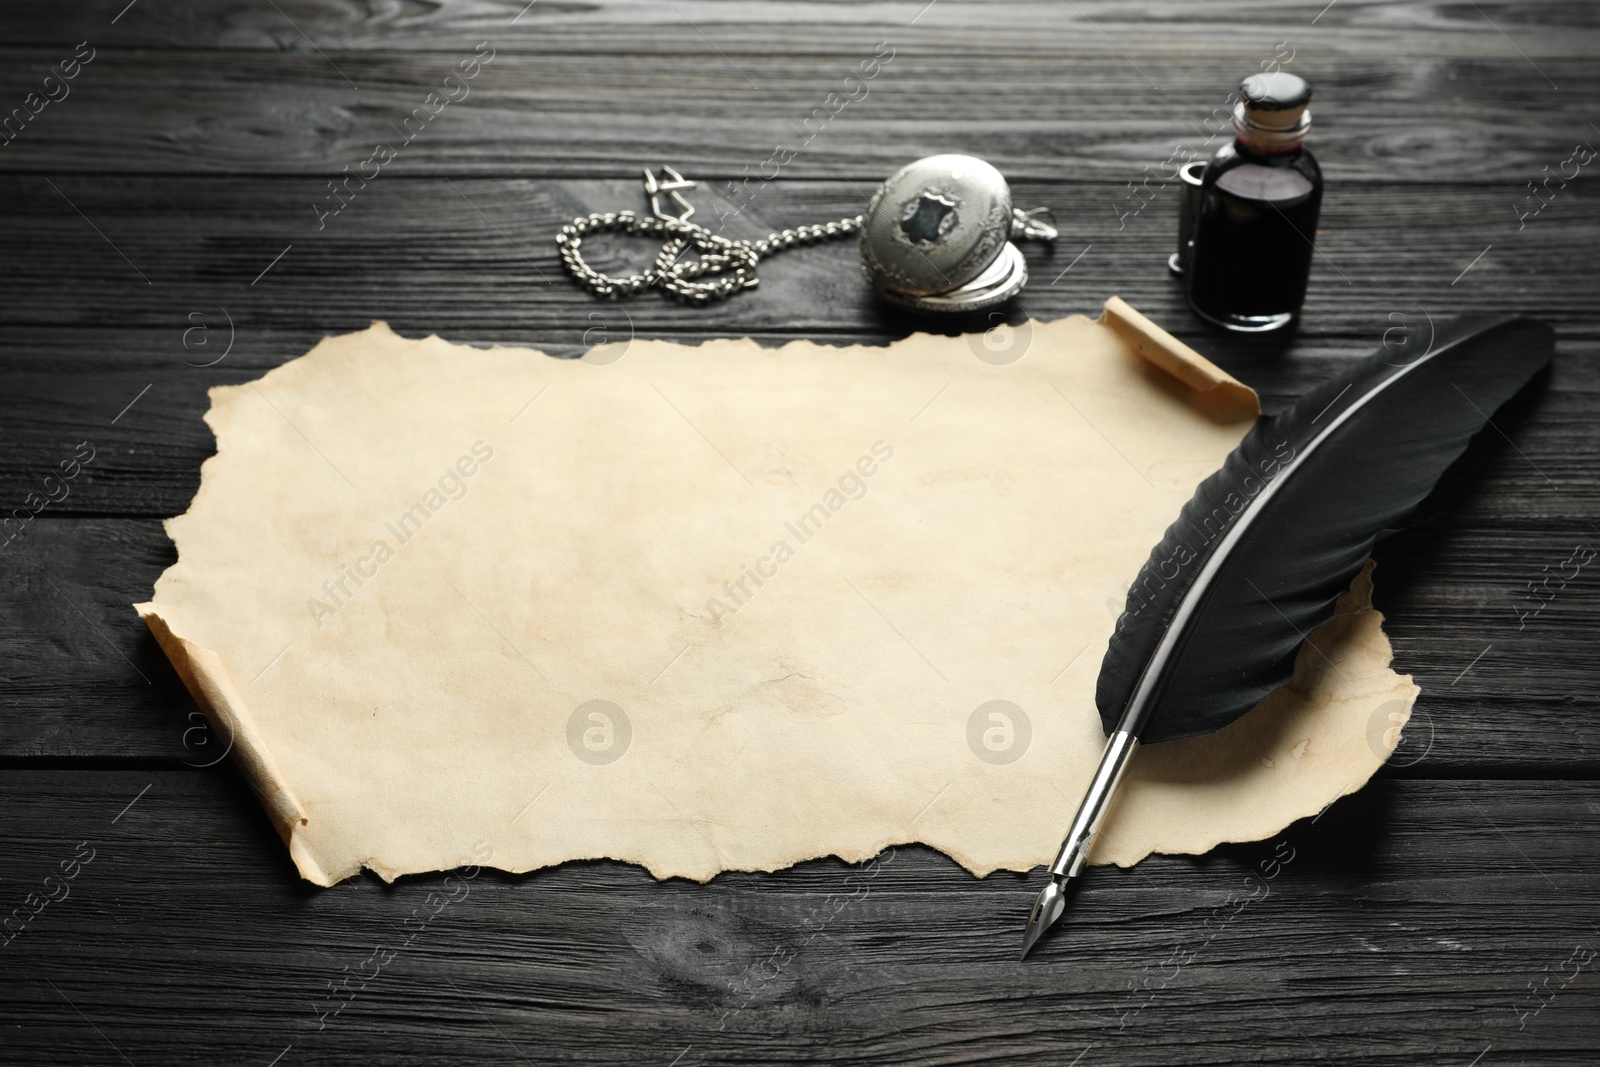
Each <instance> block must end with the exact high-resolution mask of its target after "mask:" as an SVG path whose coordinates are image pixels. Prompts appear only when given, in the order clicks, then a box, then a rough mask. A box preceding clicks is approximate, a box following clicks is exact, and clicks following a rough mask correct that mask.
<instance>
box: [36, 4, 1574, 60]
mask: <svg viewBox="0 0 1600 1067" xmlns="http://www.w3.org/2000/svg"><path fill="white" fill-rule="evenodd" d="M125 6H126V5H125V3H124V2H123V0H102V2H100V3H96V4H90V5H81V6H77V7H74V8H73V9H70V10H63V11H50V10H48V9H41V8H30V7H26V6H23V7H18V8H16V9H14V10H7V11H6V13H5V27H6V40H7V41H8V42H10V43H13V44H15V45H17V46H34V47H48V46H51V45H55V44H57V43H59V42H60V41H62V40H66V39H71V40H74V41H75V40H78V39H81V38H83V37H90V38H96V39H98V38H104V39H105V40H106V41H107V42H108V43H112V44H115V45H118V46H122V47H137V48H144V49H159V48H184V49H205V50H216V51H233V50H263V49H264V50H270V51H310V50H311V48H312V46H313V44H314V45H315V46H316V47H320V48H322V49H323V50H325V51H328V52H334V53H338V52H351V51H373V50H386V49H393V50H407V51H432V50H439V49H447V50H448V49H455V48H461V47H466V48H469V49H470V48H471V47H472V46H473V44H475V43H476V42H478V41H480V40H482V39H484V38H485V37H486V36H491V35H492V36H493V37H494V38H495V39H496V41H497V42H503V43H504V45H505V47H507V48H510V49H516V50H526V51H571V50H584V51H605V52H612V53H623V54H638V53H642V54H651V53H654V52H664V51H672V50H678V49H682V48H684V47H685V46H686V45H687V46H688V47H689V48H692V49H693V50H695V51H696V52H699V51H702V50H703V49H705V47H706V43H707V41H708V40H710V41H711V42H713V43H714V44H715V45H716V46H717V47H719V48H721V49H722V50H723V51H726V52H729V53H730V54H733V53H751V52H759V53H764V54H770V53H773V52H780V51H781V52H790V53H793V52H800V51H826V50H829V49H831V48H833V47H836V46H837V42H838V41H839V39H840V38H841V37H851V36H859V37H862V38H867V37H871V36H872V35H873V34H880V35H881V33H882V32H884V31H899V32H901V33H906V34H910V33H912V32H915V33H920V34H923V35H924V36H925V39H926V40H928V41H929V42H930V43H932V44H936V45H937V46H939V47H941V48H943V49H945V50H947V51H951V52H960V51H963V50H966V49H970V48H971V47H972V46H973V43H974V42H977V41H982V40H984V39H985V38H986V37H987V38H989V39H991V40H993V39H998V35H999V34H1001V33H1009V34H1011V35H1012V39H1011V41H1010V42H1009V44H1008V47H1009V49H1010V50H1011V51H1014V52H1024V53H1025V52H1029V51H1043V50H1052V49H1061V48H1065V47H1071V46H1073V45H1076V44H1079V43H1081V42H1083V41H1085V40H1089V41H1094V42H1099V43H1100V44H1101V45H1102V46H1104V44H1105V41H1104V38H1102V37H1100V36H1099V34H1098V33H1097V32H1096V30H1097V28H1098V30H1100V31H1103V32H1104V33H1105V34H1106V36H1107V37H1109V38H1112V39H1114V40H1115V41H1117V42H1118V43H1119V44H1120V46H1121V47H1123V48H1125V49H1127V48H1130V47H1132V48H1139V47H1147V48H1148V47H1154V46H1157V45H1159V46H1162V47H1166V48H1174V47H1176V46H1179V45H1184V46H1187V47H1186V49H1185V50H1186V51H1189V52H1211V51H1214V50H1216V49H1219V48H1227V47H1229V46H1230V45H1237V43H1238V40H1239V37H1240V36H1241V35H1256V36H1260V37H1263V38H1264V37H1265V36H1266V35H1268V34H1271V33H1274V32H1278V31H1281V30H1285V29H1296V30H1299V31H1300V32H1301V33H1302V34H1304V35H1305V36H1307V37H1317V38H1318V39H1323V40H1327V41H1329V42H1330V43H1331V44H1332V45H1333V46H1337V47H1343V48H1345V49H1349V50H1351V51H1359V52H1361V53H1364V54H1368V55H1371V54H1389V55H1400V56H1405V55H1407V54H1408V51H1407V50H1408V49H1411V48H1412V47H1413V46H1414V44H1415V40H1416V38H1417V37H1418V36H1420V35H1424V34H1425V35H1427V36H1428V37H1429V38H1430V39H1432V41H1434V42H1435V43H1436V44H1438V45H1440V46H1443V48H1448V49H1462V48H1464V47H1468V45H1467V44H1466V42H1476V41H1480V40H1485V39H1488V38H1492V39H1493V40H1495V41H1497V42H1499V43H1498V46H1497V47H1495V48H1494V49H1493V52H1492V54H1496V55H1498V54H1502V53H1504V52H1509V51H1510V49H1509V48H1507V47H1506V45H1505V40H1504V39H1503V38H1500V37H1498V36H1495V35H1494V33H1493V29H1492V26H1500V27H1501V28H1503V29H1504V30H1505V31H1506V32H1507V33H1508V34H1510V35H1511V36H1512V37H1514V38H1517V39H1519V40H1520V41H1522V42H1524V43H1523V44H1522V47H1523V48H1524V49H1525V50H1528V51H1529V52H1530V54H1532V55H1534V56H1536V57H1538V56H1547V55H1549V54H1551V53H1552V52H1554V53H1560V52H1561V51H1562V50H1563V49H1567V50H1569V52H1568V54H1570V49H1572V48H1575V47H1577V45H1575V44H1574V43H1573V41H1574V38H1578V37H1580V36H1581V35H1583V34H1585V33H1593V32H1594V31H1595V30H1596V29H1597V28H1600V20H1597V18H1596V16H1595V13H1594V12H1593V11H1592V10H1591V9H1590V8H1588V7H1587V6H1585V5H1575V4H1570V3H1565V2H1562V0H1527V2H1523V3H1516V4H1509V3H1504V2H1501V3H1489V4H1484V5H1480V7H1482V8H1483V9H1484V12H1486V13H1487V14H1488V15H1490V16H1492V19H1493V22H1492V25H1491V24H1490V23H1489V22H1488V21H1487V19H1486V18H1485V17H1484V15H1483V14H1480V13H1479V12H1475V11H1472V10H1470V9H1466V10H1463V9H1462V8H1461V7H1459V6H1457V5H1455V4H1450V3H1442V2H1414V0H1406V2H1398V0H1343V2H1341V3H1338V4H1336V5H1332V6H1330V5H1328V4H1327V3H1326V2H1325V0H1323V2H1318V0H1256V2H1248V0H1246V2H1240V0H1221V2H1217V3H1209V4H1206V5H1205V6H1204V7H1203V8H1197V7H1196V6H1195V5H1193V4H1189V3H1184V2H1183V0H1144V2H1134V3H1128V2H1124V0H1077V2H1072V3H1069V2H1066V0H940V2H939V3H938V4H937V5H935V6H932V7H929V6H928V5H927V4H926V3H922V4H918V3H915V2H908V3H904V4H859V3H853V2H851V0H798V2H795V3H785V4H766V3H755V2H752V0H675V2H674V4H672V5H663V4H652V3H642V2H640V0H593V2H589V3H584V4H552V3H539V4H528V3H527V2H526V0H438V2H434V3H429V4H417V5H394V6H374V7H369V8H351V7H348V6H345V5H343V4H340V3H339V2H338V0H295V2H294V3H291V4H280V5H279V7H280V8H282V10H281V11H274V10H273V9H272V8H271V7H270V5H269V6H267V7H265V8H263V7H261V6H260V5H256V4H252V3H248V2H241V0H176V2H172V3H167V4H163V5H160V6H152V5H143V4H141V5H138V6H136V7H134V8H133V9H132V10H131V11H124V8H125ZM925 8H926V10H924V9H925ZM113 19H115V21H113ZM111 27H115V28H114V29H113V28H111ZM697 28H698V31H699V32H696V30H697ZM300 31H305V32H304V33H302V32H300ZM701 33H703V34H704V36H700V34H701ZM1279 36H1281V33H1280V34H1279ZM308 38H310V39H311V40H309V41H308ZM1275 39H1276V38H1275ZM1529 41H1532V42H1533V43H1532V46H1531V47H1530V45H1529V44H1528V43H1527V42H1529Z"/></svg>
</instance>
